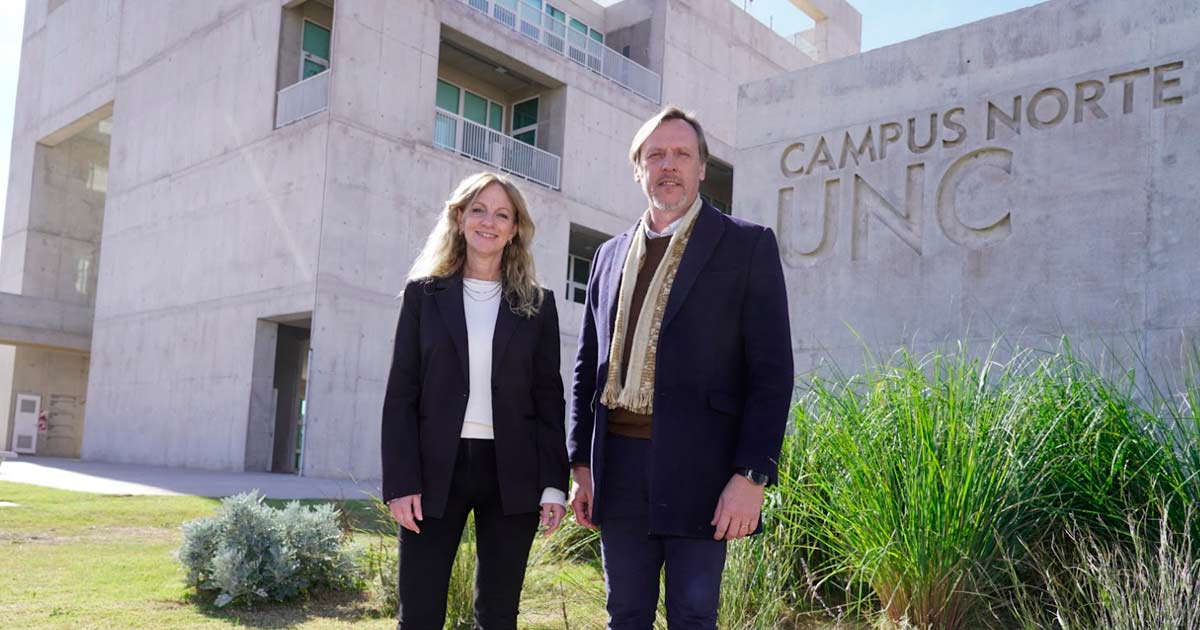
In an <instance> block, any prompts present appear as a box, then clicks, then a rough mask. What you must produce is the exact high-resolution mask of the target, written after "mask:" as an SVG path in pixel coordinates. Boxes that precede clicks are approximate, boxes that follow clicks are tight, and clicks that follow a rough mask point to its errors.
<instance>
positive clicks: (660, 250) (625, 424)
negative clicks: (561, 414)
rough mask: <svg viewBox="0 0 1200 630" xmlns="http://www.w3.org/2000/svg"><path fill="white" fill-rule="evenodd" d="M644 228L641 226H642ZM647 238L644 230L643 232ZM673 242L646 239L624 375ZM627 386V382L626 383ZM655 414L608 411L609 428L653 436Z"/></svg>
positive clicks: (625, 376) (623, 360)
mask: <svg viewBox="0 0 1200 630" xmlns="http://www.w3.org/2000/svg"><path fill="white" fill-rule="evenodd" d="M639 232H640V230H639ZM638 236H640V237H641V238H646V237H645V235H644V234H639V235H638ZM670 244H671V237H670V236H662V237H659V238H649V239H646V258H645V260H643V261H642V267H641V269H638V275H637V284H636V285H634V287H633V303H632V304H630V308H629V322H628V325H629V328H628V329H627V330H626V331H625V348H624V351H623V352H622V354H621V376H622V378H623V379H624V380H629V374H628V372H629V355H630V353H631V352H633V337H634V335H633V331H635V330H637V323H638V316H639V315H640V314H641V312H642V302H644V301H645V300H646V290H647V289H648V288H649V286H650V279H651V278H653V277H654V272H655V271H658V266H659V264H661V263H662V260H663V258H665V257H666V255H667V246H668V245H670ZM622 386H624V383H622ZM650 428H651V416H650V415H649V414H640V413H634V412H632V411H630V410H628V409H621V408H616V409H612V410H610V411H609V414H608V432H609V433H615V434H617V435H623V436H626V437H632V438H641V439H644V440H648V439H650Z"/></svg>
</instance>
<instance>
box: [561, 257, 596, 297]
mask: <svg viewBox="0 0 1200 630" xmlns="http://www.w3.org/2000/svg"><path fill="white" fill-rule="evenodd" d="M579 264H584V265H587V266H588V270H587V271H588V272H587V275H586V276H585V279H584V281H583V282H582V283H579V282H576V281H575V268H576V266H577V265H579ZM591 267H592V261H591V260H588V259H587V258H585V257H583V256H577V255H575V254H572V253H570V252H568V253H567V299H568V300H570V301H571V302H574V303H576V304H586V303H587V280H586V278H589V277H591V275H592V268H591ZM577 291H582V292H583V300H584V301H582V302H581V301H579V300H577V299H575V295H576V292H577Z"/></svg>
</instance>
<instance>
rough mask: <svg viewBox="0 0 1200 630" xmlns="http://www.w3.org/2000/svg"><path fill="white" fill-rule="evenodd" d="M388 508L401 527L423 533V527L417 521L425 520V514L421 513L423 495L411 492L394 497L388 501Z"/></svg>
mask: <svg viewBox="0 0 1200 630" xmlns="http://www.w3.org/2000/svg"><path fill="white" fill-rule="evenodd" d="M388 510H389V511H391V513H392V518H394V519H396V522H397V523H400V526H401V527H403V528H404V529H407V530H409V531H411V532H413V533H416V534H420V533H421V528H420V527H419V526H417V521H423V520H425V515H424V514H422V513H421V495H419V494H410V495H408V496H406V497H400V498H399V499H392V500H391V501H388Z"/></svg>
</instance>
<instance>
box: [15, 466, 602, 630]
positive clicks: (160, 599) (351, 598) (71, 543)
mask: <svg viewBox="0 0 1200 630" xmlns="http://www.w3.org/2000/svg"><path fill="white" fill-rule="evenodd" d="M0 501H9V502H12V503H17V504H18V506H17V507H5V508H0V549H3V552H2V553H0V619H2V620H3V621H2V622H0V626H2V627H3V628H5V629H15V628H38V629H43V628H44V629H50V628H63V629H67V628H70V629H81V628H104V629H106V630H107V629H110V628H162V629H166V628H227V627H249V628H304V629H306V630H307V629H312V630H317V629H321V628H347V627H351V628H361V629H364V630H365V629H369V628H394V627H395V621H394V620H393V619H390V618H387V617H384V616H382V615H381V614H380V612H379V610H380V603H379V602H378V601H374V600H372V598H371V596H370V595H368V594H367V593H330V594H325V595H321V596H319V597H315V598H313V599H311V600H309V601H305V602H298V603H290V604H281V605H265V606H260V607H257V608H255V609H253V610H247V609H245V608H237V607H230V608H226V609H218V608H215V607H213V606H212V605H210V604H208V603H206V602H203V601H198V600H196V599H195V598H194V597H193V596H192V593H191V591H190V590H189V589H187V588H185V587H184V583H183V577H184V574H183V570H182V569H181V568H180V567H179V565H178V564H177V563H176V562H175V558H174V551H175V549H177V548H178V547H179V544H180V528H179V526H180V524H182V523H183V522H185V521H188V520H191V519H194V518H199V517H201V516H207V515H210V514H212V513H213V511H214V510H215V508H216V506H217V504H218V501H217V500H216V499H206V498H199V497H154V496H110V495H99V494H87V493H79V492H68V491H64V490H55V489H51V488H43V487H40V486H32V485H25V484H17V483H8V482H0ZM273 503H274V502H273ZM280 503H281V502H280ZM344 507H345V508H346V509H347V511H348V512H349V518H350V521H351V524H352V525H353V526H354V527H356V528H358V529H365V530H368V531H370V530H376V531H386V530H384V529H383V528H382V527H381V526H380V523H379V522H378V520H377V519H378V514H377V513H376V512H375V511H374V510H373V509H372V507H371V505H370V504H369V503H367V502H365V501H353V502H347V504H346V505H345V506H344ZM360 536H366V537H367V539H368V540H366V541H364V542H368V543H371V542H376V541H373V540H371V538H372V536H371V535H370V534H360ZM376 544H378V543H377V542H376ZM534 554H535V555H536V554H537V549H536V548H535V550H534ZM566 600H570V601H569V603H568V606H567V610H566V611H565V613H564V610H563V602H564V601H566ZM564 614H565V615H566V618H567V620H568V622H569V624H570V625H569V627H570V628H596V627H603V622H604V616H603V585H602V582H601V578H600V575H599V573H598V571H596V570H595V569H594V568H592V567H589V566H586V565H570V566H566V567H558V566H550V565H547V564H544V563H540V564H535V566H533V567H531V569H530V571H529V573H528V577H527V579H526V588H525V598H524V601H523V602H522V618H521V627H522V628H538V629H546V630H548V629H550V628H556V629H557V628H564V627H566V624H564V622H563V618H564Z"/></svg>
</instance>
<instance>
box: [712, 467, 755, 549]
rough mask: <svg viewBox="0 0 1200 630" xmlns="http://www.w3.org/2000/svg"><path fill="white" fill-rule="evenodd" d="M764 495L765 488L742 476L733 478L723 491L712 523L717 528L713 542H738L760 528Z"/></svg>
mask: <svg viewBox="0 0 1200 630" xmlns="http://www.w3.org/2000/svg"><path fill="white" fill-rule="evenodd" d="M763 493H764V488H763V486H756V485H754V484H753V483H750V480H749V479H746V478H745V477H743V476H741V475H734V476H733V477H731V478H730V479H729V483H727V484H725V489H724V490H723V491H721V498H720V499H719V500H718V501H717V511H716V512H715V513H713V520H712V523H710V525H716V526H717V531H716V532H714V533H713V540H721V539H725V540H737V539H738V538H745V537H746V536H749V535H750V533H751V532H753V531H754V530H755V529H756V528H757V527H758V515H759V512H760V511H761V510H762V504H763Z"/></svg>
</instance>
